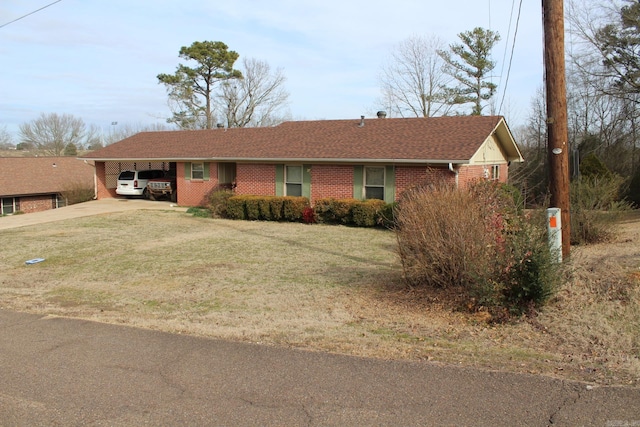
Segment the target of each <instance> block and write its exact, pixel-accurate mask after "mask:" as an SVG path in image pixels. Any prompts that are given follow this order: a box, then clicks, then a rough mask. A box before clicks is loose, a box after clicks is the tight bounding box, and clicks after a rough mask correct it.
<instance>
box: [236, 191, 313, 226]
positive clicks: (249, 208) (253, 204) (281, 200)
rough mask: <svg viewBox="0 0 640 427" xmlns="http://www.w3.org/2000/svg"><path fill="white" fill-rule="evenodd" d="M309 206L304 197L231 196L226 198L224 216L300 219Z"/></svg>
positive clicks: (280, 219)
mask: <svg viewBox="0 0 640 427" xmlns="http://www.w3.org/2000/svg"><path fill="white" fill-rule="evenodd" d="M307 208H309V199H307V198H306V197H276V196H242V195H241V196H232V197H229V198H228V199H227V200H226V206H225V216H226V217H227V218H230V219H245V220H250V221H252V220H253V221H256V220H262V221H292V222H296V221H302V220H303V215H304V212H305V210H306V209H307Z"/></svg>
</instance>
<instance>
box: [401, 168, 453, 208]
mask: <svg viewBox="0 0 640 427" xmlns="http://www.w3.org/2000/svg"><path fill="white" fill-rule="evenodd" d="M439 180H445V181H447V182H451V183H454V182H455V174H454V173H452V172H451V171H450V170H449V169H448V168H428V167H424V166H397V167H396V200H398V199H399V198H400V196H401V195H402V193H403V192H404V191H406V190H408V189H409V188H411V187H413V186H414V185H417V184H423V183H430V182H436V181H439Z"/></svg>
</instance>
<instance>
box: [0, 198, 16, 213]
mask: <svg viewBox="0 0 640 427" xmlns="http://www.w3.org/2000/svg"><path fill="white" fill-rule="evenodd" d="M0 210H1V212H0V214H2V215H11V214H12V213H14V212H15V211H16V205H15V199H14V198H13V197H7V198H3V199H2V206H0Z"/></svg>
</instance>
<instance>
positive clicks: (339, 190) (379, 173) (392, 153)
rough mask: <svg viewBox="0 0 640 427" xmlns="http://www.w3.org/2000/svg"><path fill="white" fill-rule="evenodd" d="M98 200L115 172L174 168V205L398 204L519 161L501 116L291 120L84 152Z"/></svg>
mask: <svg viewBox="0 0 640 427" xmlns="http://www.w3.org/2000/svg"><path fill="white" fill-rule="evenodd" d="M84 158H85V159H90V160H93V161H95V165H96V194H97V197H98V198H99V199H101V198H107V197H118V196H117V195H116V193H115V187H116V181H117V177H118V174H119V172H120V171H122V170H132V169H136V170H141V169H159V168H161V169H165V170H170V169H173V170H175V172H176V175H177V193H178V194H177V202H178V204H179V205H182V206H197V205H202V204H204V203H205V202H206V198H207V194H208V193H210V192H211V191H212V190H213V189H215V188H217V187H218V186H219V185H231V184H233V186H234V187H235V191H236V193H237V194H252V195H276V196H281V195H282V196H285V195H289V196H300V195H302V196H305V197H308V198H309V199H310V201H311V203H313V202H314V201H315V200H318V199H321V198H325V197H334V198H356V199H366V198H378V199H383V200H385V201H387V202H392V201H394V200H397V199H398V197H399V195H400V194H401V193H402V192H403V191H404V190H406V189H407V188H409V187H410V186H412V185H414V184H416V183H420V182H424V181H425V180H429V179H434V177H435V175H438V176H439V177H441V178H443V179H445V180H450V181H451V182H452V183H456V185H458V186H464V185H466V183H468V182H469V181H471V180H473V179H477V178H482V177H484V178H487V179H494V180H499V181H502V182H506V180H507V177H508V173H509V165H510V164H511V162H521V161H522V160H523V159H522V156H521V154H520V151H519V149H518V147H517V145H516V143H515V140H514V138H513V135H512V134H511V131H510V130H509V127H508V126H507V124H506V122H505V120H504V118H503V117H501V116H457V117H434V118H399V119H391V118H389V119H387V118H384V115H382V114H381V115H379V118H376V119H365V118H364V117H363V118H361V119H356V120H318V121H292V122H285V123H282V124H280V125H278V126H274V127H268V128H233V129H225V128H218V129H211V130H194V131H161V132H142V133H138V134H136V135H133V136H131V137H129V138H126V139H124V140H122V141H119V142H117V143H115V144H112V145H109V146H107V147H105V148H102V149H100V150H97V151H95V152H92V153H89V154H87V155H85V156H84Z"/></svg>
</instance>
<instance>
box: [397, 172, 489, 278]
mask: <svg viewBox="0 0 640 427" xmlns="http://www.w3.org/2000/svg"><path fill="white" fill-rule="evenodd" d="M483 211H484V208H483V206H481V205H480V204H479V203H477V200H474V198H473V197H472V196H471V193H469V192H466V191H459V190H457V189H456V188H454V187H453V186H452V185H448V184H446V183H437V184H435V185H433V186H429V187H417V188H415V189H413V190H412V191H408V192H406V193H405V194H404V196H403V198H402V200H401V202H400V206H399V208H398V210H397V216H396V223H397V228H396V230H397V239H398V250H399V253H400V259H401V261H402V266H403V269H404V274H405V278H406V279H407V281H408V282H409V283H411V284H412V285H419V284H423V285H428V286H432V287H437V288H449V287H454V286H460V285H462V286H464V285H467V284H469V283H470V282H472V281H473V278H474V277H475V276H476V275H477V273H479V272H478V271H474V270H478V269H480V270H481V269H483V264H487V263H488V261H489V251H488V248H487V242H486V240H485V232H484V228H485V227H484V222H485V214H484V212H483ZM484 267H486V265H485V266H484Z"/></svg>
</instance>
